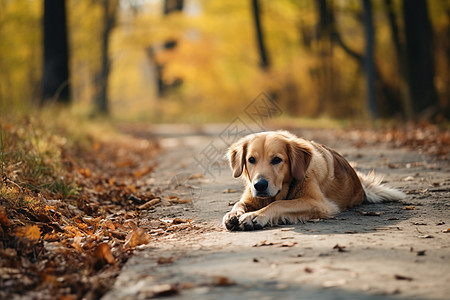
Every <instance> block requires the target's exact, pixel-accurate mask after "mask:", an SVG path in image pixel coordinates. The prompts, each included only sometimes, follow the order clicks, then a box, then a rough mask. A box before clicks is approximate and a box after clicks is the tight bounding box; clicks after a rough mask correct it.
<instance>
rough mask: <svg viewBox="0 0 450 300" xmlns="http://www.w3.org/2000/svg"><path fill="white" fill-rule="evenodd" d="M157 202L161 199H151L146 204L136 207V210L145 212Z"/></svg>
mask: <svg viewBox="0 0 450 300" xmlns="http://www.w3.org/2000/svg"><path fill="white" fill-rule="evenodd" d="M159 202H161V198H155V199H152V200H150V201H148V202H146V203H144V204H142V205H140V206H138V208H139V209H140V210H147V209H149V208H152V207H153V206H155V205H156V204H158V203H159Z"/></svg>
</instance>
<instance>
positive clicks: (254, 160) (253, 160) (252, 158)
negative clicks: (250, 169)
mask: <svg viewBox="0 0 450 300" xmlns="http://www.w3.org/2000/svg"><path fill="white" fill-rule="evenodd" d="M248 162H249V163H251V164H255V163H256V159H255V158H254V157H253V156H252V157H250V158H249V159H248Z"/></svg>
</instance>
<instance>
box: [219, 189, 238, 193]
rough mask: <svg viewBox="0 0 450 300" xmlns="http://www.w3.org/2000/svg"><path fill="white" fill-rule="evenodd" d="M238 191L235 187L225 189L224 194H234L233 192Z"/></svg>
mask: <svg viewBox="0 0 450 300" xmlns="http://www.w3.org/2000/svg"><path fill="white" fill-rule="evenodd" d="M236 192H237V191H236V190H233V189H226V190H224V191H223V192H222V193H223V194H232V193H236Z"/></svg>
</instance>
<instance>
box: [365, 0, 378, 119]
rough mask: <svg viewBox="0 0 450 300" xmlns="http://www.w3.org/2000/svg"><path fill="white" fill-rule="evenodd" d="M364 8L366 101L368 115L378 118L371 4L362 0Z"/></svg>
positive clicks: (366, 0) (368, 0)
mask: <svg viewBox="0 0 450 300" xmlns="http://www.w3.org/2000/svg"><path fill="white" fill-rule="evenodd" d="M363 6H364V30H365V32H366V54H365V55H364V69H365V71H366V84H367V86H366V99H367V106H368V109H369V112H370V115H371V116H372V117H373V118H377V117H378V108H377V103H376V97H375V62H374V59H373V50H374V44H375V30H374V27H373V19H372V3H371V2H370V0H363Z"/></svg>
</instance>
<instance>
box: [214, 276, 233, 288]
mask: <svg viewBox="0 0 450 300" xmlns="http://www.w3.org/2000/svg"><path fill="white" fill-rule="evenodd" d="M213 279H214V282H213V285H215V286H232V285H235V284H236V282H234V281H233V280H231V279H229V278H228V277H225V276H214V277H213Z"/></svg>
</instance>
